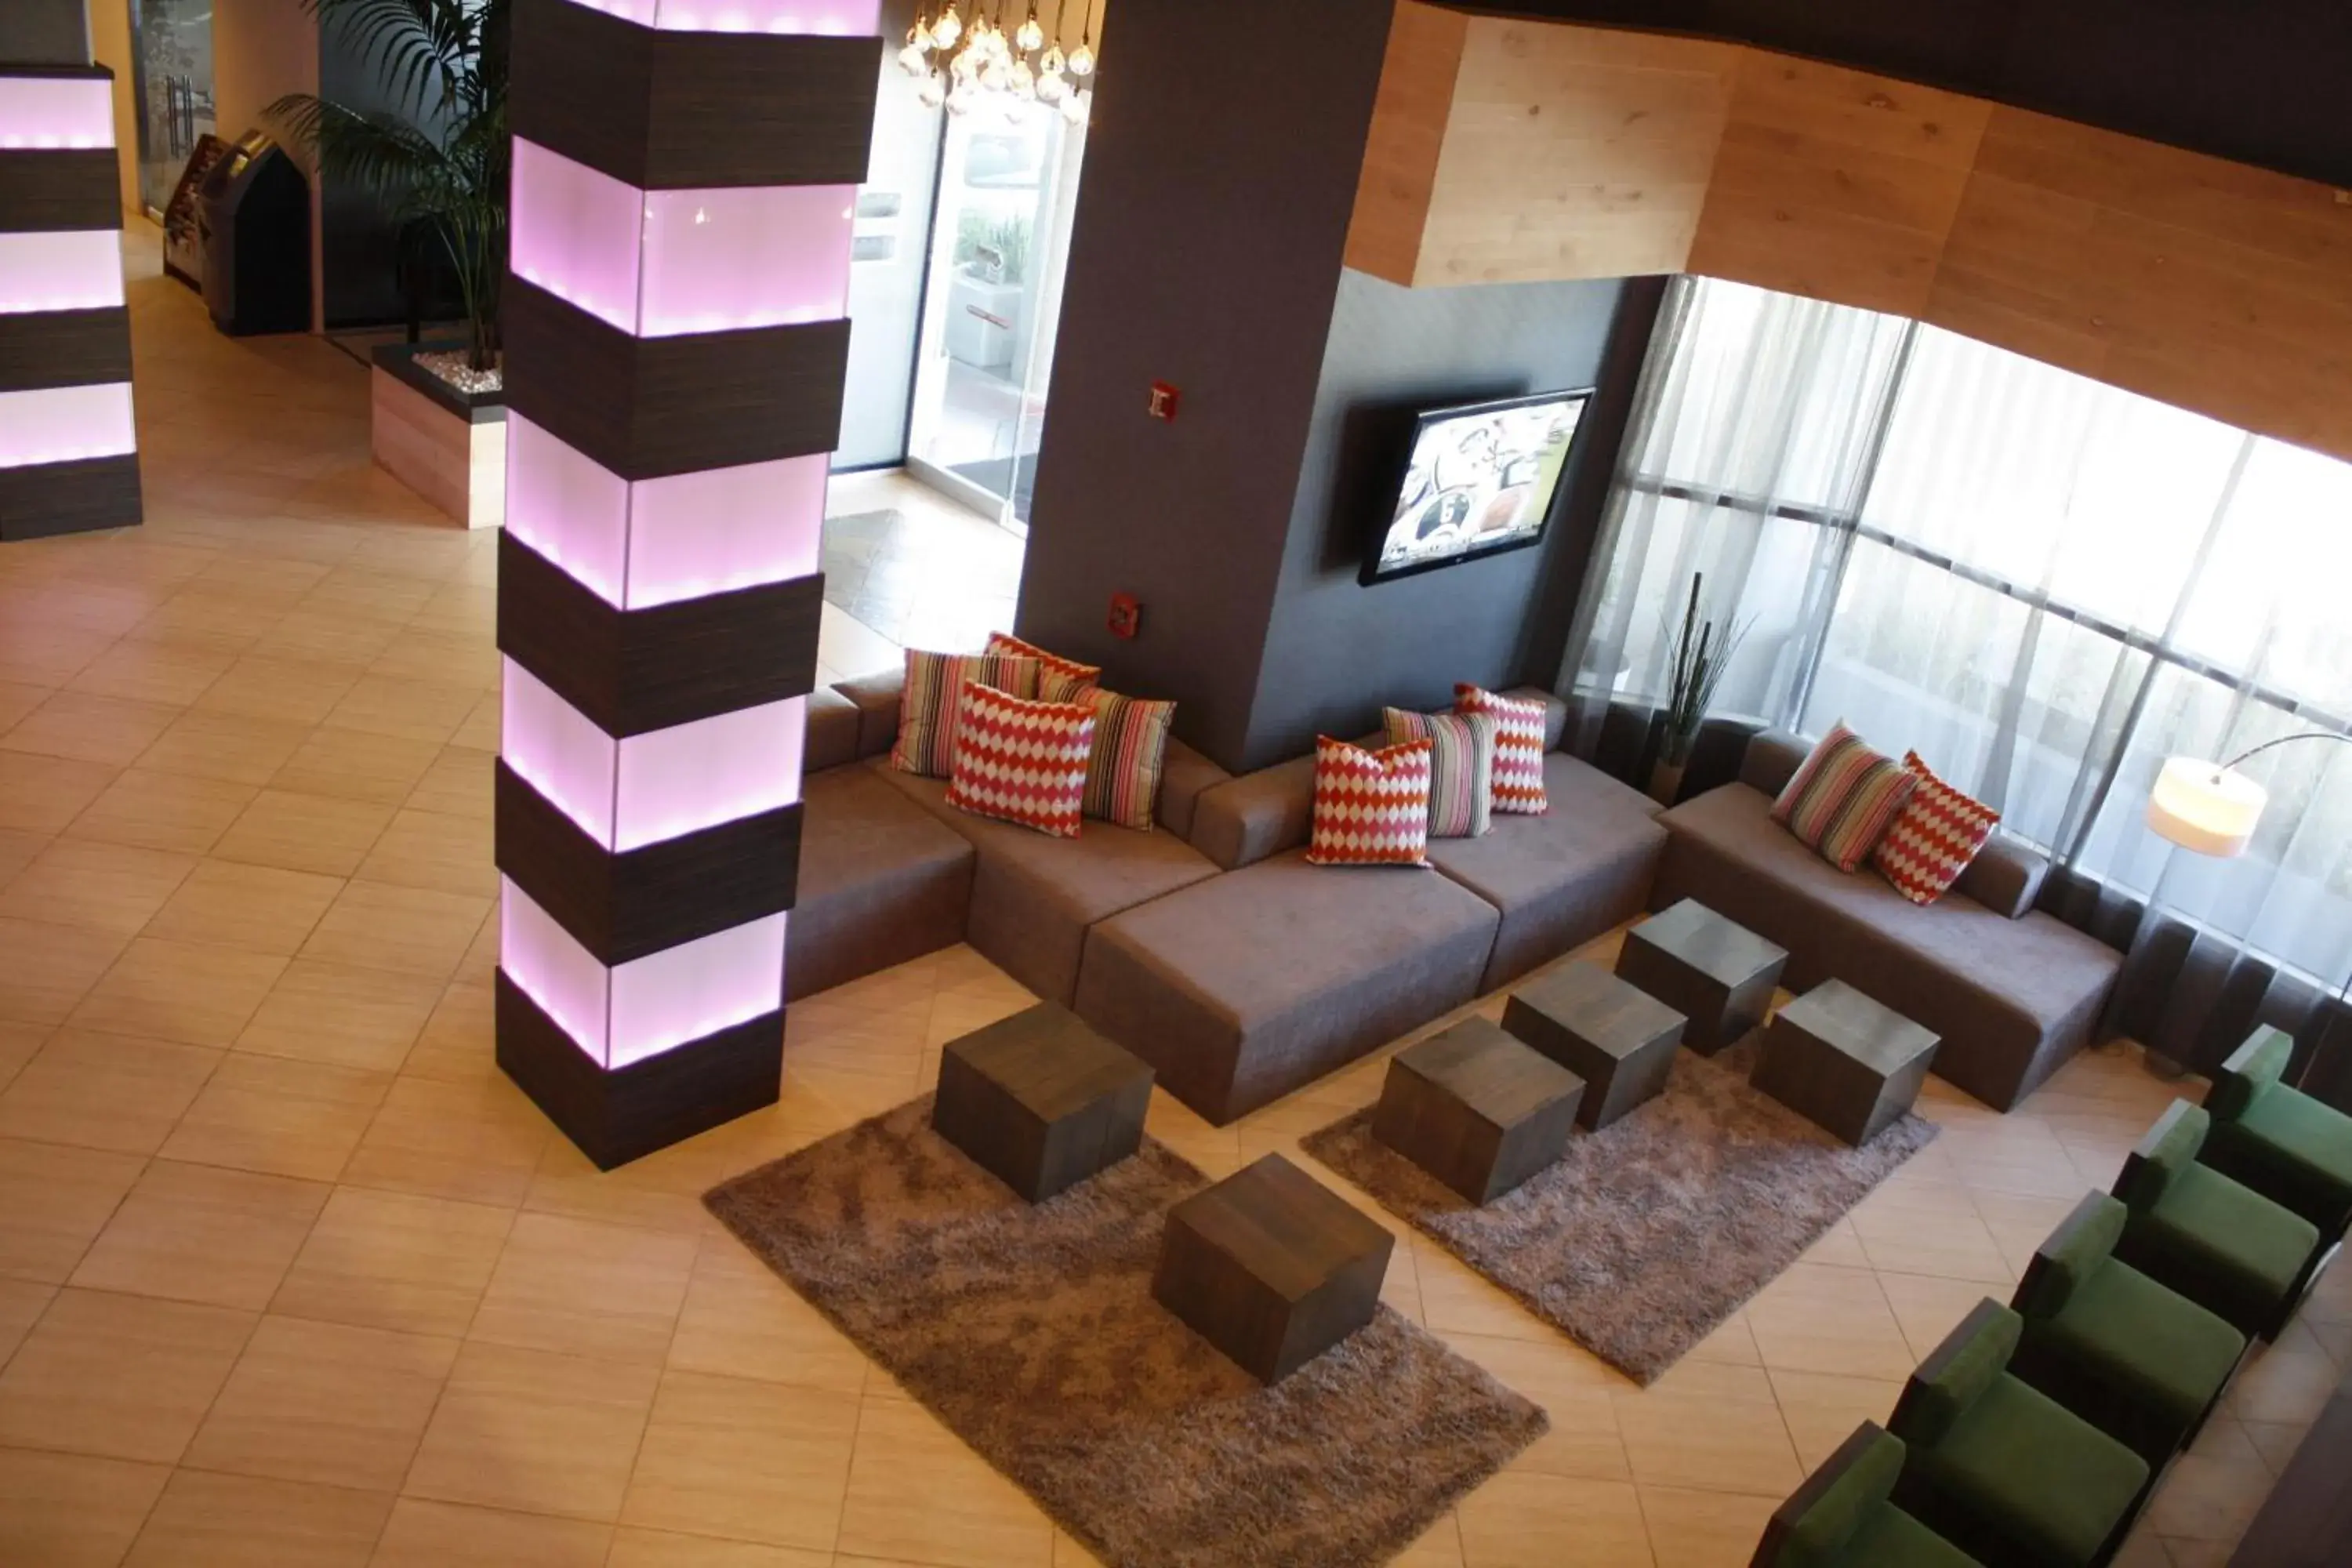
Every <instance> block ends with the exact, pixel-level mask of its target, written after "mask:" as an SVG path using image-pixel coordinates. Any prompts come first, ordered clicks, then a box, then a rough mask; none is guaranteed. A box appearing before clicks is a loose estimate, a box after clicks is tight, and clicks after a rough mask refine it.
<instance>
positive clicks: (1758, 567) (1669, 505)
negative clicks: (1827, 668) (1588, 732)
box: [1563, 278, 1908, 715]
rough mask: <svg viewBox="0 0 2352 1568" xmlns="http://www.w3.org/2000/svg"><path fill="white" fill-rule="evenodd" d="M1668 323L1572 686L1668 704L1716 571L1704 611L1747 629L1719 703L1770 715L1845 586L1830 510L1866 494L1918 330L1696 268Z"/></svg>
mask: <svg viewBox="0 0 2352 1568" xmlns="http://www.w3.org/2000/svg"><path fill="white" fill-rule="evenodd" d="M1659 323H1660V324H1659V328H1658V331H1657V334H1656V337H1655V339H1654V342H1653V345H1652V349H1651V353H1650V361H1649V366H1648V369H1647V372H1646V373H1645V376H1644V380H1643V387H1642V392H1641V395H1640V399H1639V402H1640V411H1639V412H1638V413H1637V415H1636V417H1635V422H1634V427H1633V430H1632V431H1631V432H1630V434H1629V437H1628V440H1627V443H1626V448H1625V454H1624V457H1623V458H1622V460H1621V467H1620V471H1619V474H1618V479H1617V482H1616V484H1615V485H1614V486H1613V487H1612V491H1611V495H1610V500H1609V505H1608V508H1607V510H1606V512H1605V513H1604V515H1603V519H1602V523H1601V538H1600V542H1599V543H1598V544H1597V546H1596V548H1595V550H1594V554H1593V559H1594V560H1595V561H1596V562H1603V563H1607V571H1606V572H1605V574H1602V575H1601V578H1600V579H1599V580H1598V582H1599V586H1598V588H1597V589H1596V590H1594V591H1589V592H1588V593H1587V594H1586V595H1585V598H1584V602H1583V603H1582V604H1581V605H1580V606H1579V609H1578V619H1577V625H1576V627H1575V629H1574V631H1573V632H1572V633H1571V634H1570V638H1569V648H1570V656H1569V668H1568V669H1567V670H1566V671H1564V672H1563V689H1574V690H1580V691H1583V692H1585V693H1587V694H1591V693H1594V692H1613V693H1614V694H1615V695H1616V696H1618V697H1619V698H1620V699H1624V700H1635V701H1648V702H1650V703H1653V704H1654V705H1658V706H1663V705H1664V700H1665V696H1666V688H1667V681H1668V671H1669V669H1670V668H1671V665H1672V662H1673V652H1674V650H1673V631H1674V628H1675V626H1679V625H1680V623H1681V620H1682V616H1683V610H1684V606H1685V604H1686V603H1687V602H1688V600H1689V595H1690V591H1691V582H1692V579H1693V578H1694V577H1695V576H1703V577H1704V579H1705V582H1704V602H1705V606H1706V614H1707V615H1710V616H1714V617H1715V618H1716V619H1717V620H1718V621H1720V622H1723V623H1725V624H1727V625H1731V624H1738V625H1742V626H1747V627H1748V636H1747V639H1746V641H1745V642H1744V643H1743V644H1742V646H1741V647H1740V650H1739V655H1738V658H1737V659H1735V660H1734V662H1733V663H1732V665H1731V666H1730V667H1729V668H1728V669H1727V675H1726V679H1725V681H1724V684H1723V687H1722V695H1721V698H1720V706H1721V707H1722V708H1723V709H1724V710H1727V711H1731V712H1742V713H1753V714H1764V715H1769V714H1772V713H1774V712H1776V711H1777V710H1780V709H1782V708H1785V707H1786V706H1787V705H1788V704H1789V702H1790V700H1791V698H1792V696H1793V694H1794V693H1795V691H1796V689H1797V688H1796V683H1797V681H1798V679H1799V678H1800V676H1801V671H1802V669H1803V668H1804V665H1805V662H1806V660H1807V658H1809V657H1810V647H1809V645H1808V641H1807V639H1808V637H1811V636H1812V635H1814V634H1815V633H1816V632H1817V630H1818V626H1819V623H1820V621H1821V619H1822V609H1823V607H1824V605H1826V602H1827V595H1828V594H1829V593H1830V592H1831V590H1832V588H1833V587H1834V584H1835V565H1836V558H1837V555H1838V553H1839V552H1840V550H1841V549H1842V547H1843V541H1842V540H1841V539H1840V538H1839V537H1838V536H1837V535H1836V534H1834V533H1833V532H1832V531H1824V530H1823V529H1822V527H1821V526H1820V521H1821V520H1822V519H1823V518H1826V517H1831V516H1835V515H1840V514H1843V513H1850V512H1851V511H1852V510H1853V507H1854V505H1855V504H1856V501H1857V499H1858V486H1859V485H1860V483H1861V480H1862V478H1863V476H1864V473H1865V471H1866V468H1867V458H1868V453H1869V448H1870V446H1871V444H1872V442H1873V441H1874V437H1875V435H1876V430H1877V427H1878V426H1880V425H1881V424H1882V423H1883V419H1884V412H1885V409H1884V405H1885V399H1886V397H1887V395H1888V394H1889V392H1890V391H1891V389H1892V387H1893V384H1894V370H1895V364H1896V363H1897V361H1898V359H1899V358H1900V354H1901V349H1902V345H1903V342H1904V338H1905V335H1906V331H1907V327H1908V324H1907V323H1906V322H1904V321H1898V320H1896V319H1895V318H1893V317H1888V316H1879V315H1874V314H1871V313H1870V312H1867V311H1863V310H1845V309H1842V308H1840V307H1838V306H1834V305H1826V304H1822V303H1821V302H1820V301H1818V300H1801V299H1797V298H1795V297H1794V296H1791V295H1786V294H1774V293H1771V292H1769V291H1767V290H1765V289H1751V288H1747V287H1745V286H1743V285H1739V284H1732V283H1717V282H1708V281H1702V280H1699V279H1689V278H1684V279H1676V280H1675V283H1674V285H1673V286H1672V288H1671V289H1670V290H1669V291H1668V295H1667V299H1666V303H1665V306H1664V310H1663V311H1662V312H1661V314H1660V317H1659ZM1765 388H1769V389H1770V390H1769V395H1759V389H1765Z"/></svg>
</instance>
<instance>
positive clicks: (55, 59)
mask: <svg viewBox="0 0 2352 1568" xmlns="http://www.w3.org/2000/svg"><path fill="white" fill-rule="evenodd" d="M0 64H7V65H26V66H86V65H88V64H89V16H88V15H87V14H86V13H85V12H84V11H83V9H82V0H0Z"/></svg>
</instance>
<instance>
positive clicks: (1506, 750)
mask: <svg viewBox="0 0 2352 1568" xmlns="http://www.w3.org/2000/svg"><path fill="white" fill-rule="evenodd" d="M1454 711H1455V712H1456V713H1485V714H1487V715H1490V716H1491V717H1492V718H1493V719H1494V721H1495V809H1496V811H1511V812H1518V813H1520V814H1521V815H1523V816H1542V815H1543V814H1544V813H1545V812H1547V811H1549V810H1550V809H1551V806H1550V803H1549V802H1548V801H1546V800H1545V799H1544V774H1543V757H1544V719H1545V717H1546V715H1545V712H1544V705H1543V704H1542V703H1540V702H1521V701H1519V700H1517V699H1515V698H1509V697H1497V696H1496V695H1495V694H1494V693H1493V692H1491V691H1484V690H1481V689H1478V688H1477V687H1475V686H1471V685H1467V684H1464V685H1460V686H1456V687H1455V688H1454Z"/></svg>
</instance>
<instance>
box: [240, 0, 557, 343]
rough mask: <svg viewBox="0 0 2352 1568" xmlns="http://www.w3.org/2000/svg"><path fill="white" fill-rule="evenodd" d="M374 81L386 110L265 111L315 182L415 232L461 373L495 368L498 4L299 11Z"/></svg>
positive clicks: (502, 102) (338, 2)
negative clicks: (427, 255)
mask: <svg viewBox="0 0 2352 1568" xmlns="http://www.w3.org/2000/svg"><path fill="white" fill-rule="evenodd" d="M303 5H304V8H305V9H307V10H309V11H310V13H311V14H312V15H314V16H317V17H318V18H319V21H320V26H325V27H331V28H335V29H338V30H339V31H340V33H341V37H343V38H344V39H345V40H346V41H348V42H350V43H352V45H354V46H356V47H357V48H358V49H359V50H360V54H361V58H362V59H364V60H365V61H366V62H367V64H368V66H369V68H371V69H372V70H373V71H374V72H375V75H376V79H377V82H378V85H379V86H381V87H382V89H383V94H384V97H385V99H386V100H388V101H389V102H390V103H391V104H392V105H393V108H391V109H390V110H358V109H352V108H348V107H346V106H344V105H342V104H339V103H335V102H331V101H330V100H326V99H322V98H319V97H315V96H313V95H311V94H310V93H291V94H289V95H288V96H287V97H284V98H281V99H279V100H278V101H277V102H275V103H273V104H271V105H270V106H269V108H268V111H267V112H268V115H269V117H270V118H271V119H272V120H274V121H277V122H278V126H279V128H280V129H281V130H283V131H284V132H285V133H286V136H287V139H288V140H289V141H290V142H293V143H294V144H295V145H296V146H298V147H301V148H303V149H304V150H305V151H307V152H309V153H311V154H312V155H313V156H314V157H315V158H316V159H317V161H318V165H319V169H320V173H321V174H323V175H324V176H325V177H326V178H328V179H330V180H343V181H348V182H350V183H351V184H354V185H357V186H360V187H362V188H363V189H366V190H369V191H372V192H373V193H374V194H375V195H378V196H379V197H381V198H382V199H383V202H384V203H385V205H386V206H387V207H388V208H389V209H390V212H391V216H393V218H394V221H395V222H399V223H402V224H407V223H412V222H421V223H422V224H424V225H425V226H426V227H427V228H428V229H429V230H430V231H431V233H432V234H433V235H434V237H436V239H437V240H438V241H439V243H440V245H441V247H442V248H443V249H444V250H445V251H446V254H447V257H448V259H449V263H450V266H451V268H452V269H453V270H454V272H455V273H456V276H457V289H458V291H459V294H460V296H461V297H462V299H463V300H464V304H465V311H466V364H467V369H468V370H471V371H474V372H476V373H488V372H489V371H492V370H495V369H496V368H497V366H498V363H499V360H498V355H499V282H500V280H501V279H503V278H504V277H505V276H506V269H507V191H508V169H509V163H511V154H510V151H509V148H510V143H509V140H508V135H507V66H508V60H509V49H508V39H509V21H508V18H509V0H303Z"/></svg>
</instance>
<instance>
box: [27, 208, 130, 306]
mask: <svg viewBox="0 0 2352 1568" xmlns="http://www.w3.org/2000/svg"><path fill="white" fill-rule="evenodd" d="M121 303H122V240H121V237H120V236H119V235H116V234H115V233H113V232H112V231H111V230H105V229H90V230H86V231H82V232H79V233H73V232H62V231H61V232H58V233H49V234H0V315H16V314H17V313H19V312H21V311H26V310H105V309H107V308H109V307H110V306H114V305H120V304H121Z"/></svg>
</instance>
